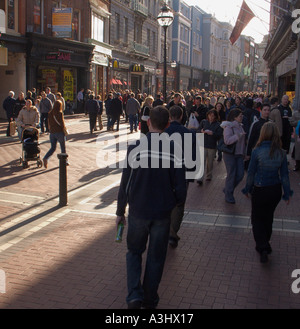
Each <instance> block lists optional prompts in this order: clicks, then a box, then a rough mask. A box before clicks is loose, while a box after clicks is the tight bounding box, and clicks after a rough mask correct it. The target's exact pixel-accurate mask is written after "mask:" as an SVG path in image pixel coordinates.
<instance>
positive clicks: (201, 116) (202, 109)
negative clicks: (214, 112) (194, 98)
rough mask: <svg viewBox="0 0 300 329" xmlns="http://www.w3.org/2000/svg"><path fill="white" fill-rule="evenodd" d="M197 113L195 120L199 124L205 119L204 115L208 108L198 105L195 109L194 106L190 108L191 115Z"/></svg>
mask: <svg viewBox="0 0 300 329" xmlns="http://www.w3.org/2000/svg"><path fill="white" fill-rule="evenodd" d="M195 112H197V113H198V115H199V116H198V117H196V118H197V120H198V121H199V123H200V122H201V121H202V120H205V119H206V114H207V112H208V108H207V107H206V106H204V105H202V104H201V105H200V106H199V107H197V106H196V105H194V106H192V108H191V113H195Z"/></svg>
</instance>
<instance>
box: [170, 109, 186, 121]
mask: <svg viewBox="0 0 300 329" xmlns="http://www.w3.org/2000/svg"><path fill="white" fill-rule="evenodd" d="M182 115H183V110H182V108H181V107H180V106H177V105H174V106H172V107H171V108H170V118H171V119H172V120H180V118H181V117H182Z"/></svg>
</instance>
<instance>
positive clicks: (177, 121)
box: [165, 105, 196, 248]
mask: <svg viewBox="0 0 300 329" xmlns="http://www.w3.org/2000/svg"><path fill="white" fill-rule="evenodd" d="M182 117H183V111H182V108H181V107H180V106H177V105H174V106H172V107H171V108H170V121H171V122H170V126H169V127H168V128H167V129H166V130H165V132H166V133H167V134H168V135H169V136H172V135H173V134H176V133H178V134H179V135H180V136H181V144H180V145H178V147H179V148H180V150H181V152H182V160H183V161H184V160H185V159H184V155H185V153H184V141H185V138H188V136H189V135H190V137H191V140H192V144H189V147H190V149H189V150H188V151H189V152H188V154H189V155H190V156H191V158H192V159H191V160H193V161H195V160H196V159H195V156H196V134H195V133H194V132H193V131H191V130H189V129H187V128H186V127H184V126H183V125H182V124H181V122H182ZM176 145H177V144H175V147H176ZM175 153H176V152H175ZM184 163H185V161H184ZM194 169H195V168H193V170H194ZM186 170H187V169H186ZM188 185H189V181H188V180H186V188H187V189H188ZM184 207H185V204H184V203H182V204H177V205H176V206H175V207H174V209H173V211H172V214H171V227H170V237H169V245H170V246H171V247H172V248H177V246H178V241H179V240H180V237H179V236H178V234H177V233H178V232H179V229H180V226H181V223H182V220H183V216H184Z"/></svg>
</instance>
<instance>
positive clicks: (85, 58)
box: [27, 34, 94, 102]
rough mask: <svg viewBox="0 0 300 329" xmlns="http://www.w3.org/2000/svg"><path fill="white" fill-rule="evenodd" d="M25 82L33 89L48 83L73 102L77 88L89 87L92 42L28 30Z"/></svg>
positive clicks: (38, 88) (43, 88) (53, 90)
mask: <svg viewBox="0 0 300 329" xmlns="http://www.w3.org/2000/svg"><path fill="white" fill-rule="evenodd" d="M28 37H29V44H28V50H27V85H28V87H29V88H33V87H35V88H36V89H37V92H38V93H40V92H41V91H43V90H45V88H46V87H50V88H51V90H52V92H53V93H57V92H61V93H62V94H63V96H64V98H65V99H66V100H68V99H69V100H70V101H71V102H74V101H75V100H76V95H77V92H78V91H79V90H80V89H81V88H84V89H92V86H91V73H92V65H91V63H90V60H91V58H92V53H93V49H94V46H93V45H90V44H83V43H78V42H73V41H69V40H61V39H57V38H49V37H44V36H40V35H35V34H29V36H28Z"/></svg>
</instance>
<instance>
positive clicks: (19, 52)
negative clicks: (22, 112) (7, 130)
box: [0, 0, 27, 118]
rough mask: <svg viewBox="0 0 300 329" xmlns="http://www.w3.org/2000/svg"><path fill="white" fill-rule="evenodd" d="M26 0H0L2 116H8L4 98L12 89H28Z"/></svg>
mask: <svg viewBox="0 0 300 329" xmlns="http://www.w3.org/2000/svg"><path fill="white" fill-rule="evenodd" d="M24 11H26V0H18V1H16V0H15V1H9V0H2V1H0V32H1V37H0V58H1V60H0V77H1V79H0V118H6V114H5V112H4V109H3V108H2V103H3V100H4V99H5V98H6V97H7V96H8V92H9V91H10V90H13V91H15V93H16V94H18V93H19V92H20V91H24V90H26V47H27V39H26V37H25V33H26V20H25V17H24V15H23V13H24Z"/></svg>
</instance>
